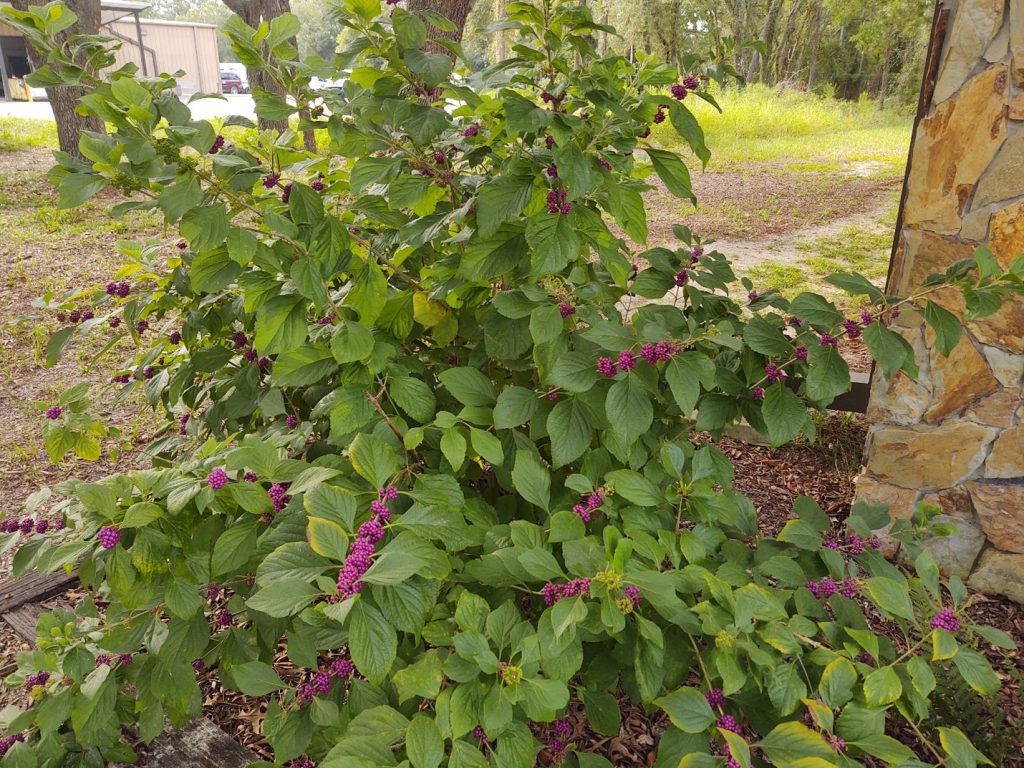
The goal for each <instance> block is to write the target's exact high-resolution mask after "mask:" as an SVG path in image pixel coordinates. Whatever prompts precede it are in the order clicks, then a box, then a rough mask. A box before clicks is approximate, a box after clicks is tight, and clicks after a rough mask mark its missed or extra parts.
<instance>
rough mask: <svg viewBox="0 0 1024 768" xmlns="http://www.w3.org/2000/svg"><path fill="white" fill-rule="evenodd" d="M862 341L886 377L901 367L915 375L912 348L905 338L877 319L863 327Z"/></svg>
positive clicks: (915, 368) (915, 369)
mask: <svg viewBox="0 0 1024 768" xmlns="http://www.w3.org/2000/svg"><path fill="white" fill-rule="evenodd" d="M864 343H865V344H867V347H868V350H869V351H870V352H871V356H872V357H873V358H874V359H875V360H877V361H878V364H879V365H880V366H881V367H882V373H883V374H885V377H886V378H887V379H890V378H892V377H893V376H894V375H896V373H897V372H898V371H900V370H901V369H902V370H906V371H907V372H908V373H910V374H912V375H916V373H917V365H916V364H915V362H914V348H913V347H912V346H910V343H909V342H908V341H907V340H906V339H904V338H903V337H902V336H900V335H899V334H898V333H895V332H893V331H890V330H889V329H888V328H886V327H885V326H884V325H882V323H880V322H879V321H878V320H875V321H874V322H873V323H871V324H869V325H868V326H867V327H866V328H865V329H864Z"/></svg>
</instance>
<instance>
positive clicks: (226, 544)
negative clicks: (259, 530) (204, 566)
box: [210, 522, 256, 578]
mask: <svg viewBox="0 0 1024 768" xmlns="http://www.w3.org/2000/svg"><path fill="white" fill-rule="evenodd" d="M255 549H256V524H255V522H249V523H245V524H235V525H233V526H231V527H230V528H228V529H227V530H226V531H224V533H222V534H221V535H220V537H219V538H218V539H217V541H216V543H215V544H214V545H213V557H212V558H211V560H210V575H211V576H213V577H214V578H216V577H217V576H223V575H224V574H226V573H231V572H232V571H234V570H236V569H238V568H241V567H242V566H243V565H245V564H246V563H247V562H248V561H249V558H250V557H252V554H253V551H254V550H255Z"/></svg>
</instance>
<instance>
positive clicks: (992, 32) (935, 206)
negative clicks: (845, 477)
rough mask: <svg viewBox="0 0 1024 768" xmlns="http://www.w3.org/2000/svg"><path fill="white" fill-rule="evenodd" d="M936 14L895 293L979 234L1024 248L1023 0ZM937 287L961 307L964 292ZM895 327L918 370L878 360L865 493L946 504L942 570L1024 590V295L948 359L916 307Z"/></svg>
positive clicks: (969, 0) (901, 510)
mask: <svg viewBox="0 0 1024 768" xmlns="http://www.w3.org/2000/svg"><path fill="white" fill-rule="evenodd" d="M943 8H944V9H946V10H948V12H949V13H948V16H945V14H943V13H942V9H943ZM936 18H937V19H940V23H938V24H937V25H936V30H937V33H938V32H940V31H941V30H942V28H943V27H945V30H946V34H945V41H944V45H943V47H942V49H941V53H939V52H938V50H936V53H937V54H938V58H937V59H935V61H937V63H938V68H937V74H936V75H933V78H934V80H933V82H934V90H933V91H932V94H931V99H930V103H928V99H927V94H928V91H929V90H930V89H931V87H932V80H931V79H930V78H929V77H928V75H926V78H925V88H924V91H925V96H924V97H923V99H922V104H923V110H924V111H923V112H922V115H921V119H920V122H919V123H918V126H917V129H916V131H915V135H914V144H913V147H912V149H911V155H910V168H909V171H908V176H907V184H906V188H905V189H904V206H903V217H902V227H901V230H900V231H899V233H898V235H897V237H898V241H897V244H896V251H895V258H894V260H893V266H892V270H891V272H890V275H889V286H888V288H889V291H890V292H891V293H896V294H899V295H907V294H908V293H910V292H911V291H912V290H913V289H914V288H915V287H917V286H919V285H920V284H921V282H922V280H923V279H924V278H925V277H926V276H927V275H929V274H931V273H934V272H942V271H944V270H945V268H946V267H947V266H948V265H949V264H951V263H952V262H954V261H956V260H958V259H962V258H965V257H967V256H970V255H971V253H972V252H973V251H974V249H975V247H976V246H977V245H979V244H987V245H988V246H989V247H990V248H991V249H992V251H993V252H994V253H995V255H996V257H997V258H998V259H999V261H1000V262H1001V263H1002V264H1003V265H1004V266H1005V265H1008V264H1009V263H1010V262H1011V261H1012V260H1013V259H1014V258H1016V257H1017V256H1019V255H1021V254H1024V0H1008V2H1007V0H960V1H959V3H957V2H956V1H955V0H943V2H942V3H941V5H940V12H939V14H938V15H937V17H936ZM933 72H935V70H934V68H933ZM935 299H936V301H937V302H938V303H939V304H941V305H943V306H945V307H946V308H947V309H949V310H951V311H953V312H954V313H956V314H958V315H960V314H962V312H963V309H964V303H963V300H962V298H961V297H960V295H959V294H957V293H954V292H952V291H947V292H944V293H940V294H938V295H937V297H935ZM893 328H894V329H895V330H898V331H899V332H900V333H902V334H903V335H904V336H905V337H906V338H907V339H908V340H909V341H910V342H911V344H913V346H914V349H915V351H916V354H917V363H918V365H919V366H920V370H921V376H920V378H919V380H918V381H913V380H911V379H910V378H908V377H906V376H904V375H903V374H898V375H897V376H895V377H894V378H893V379H891V380H886V379H885V378H884V377H883V376H881V374H880V373H879V372H877V371H876V373H875V376H874V380H873V382H872V390H871V401H870V405H869V407H868V418H869V420H870V421H871V423H872V426H871V429H870V432H869V436H868V446H867V452H866V467H865V471H864V473H863V474H862V475H861V477H860V478H859V479H858V482H857V495H858V497H860V498H864V499H867V500H868V501H875V502H886V503H888V504H890V505H891V507H892V512H893V514H894V516H898V517H905V516H909V514H910V513H911V511H912V510H913V508H914V505H915V504H916V503H917V502H919V501H923V502H925V503H928V504H931V505H933V506H936V507H939V508H940V509H941V510H942V514H943V515H944V516H945V518H944V519H946V520H948V521H950V522H954V523H956V524H957V525H958V526H959V529H960V534H959V535H958V536H955V537H950V538H948V539H936V540H934V541H933V542H932V543H931V549H932V552H933V553H934V554H935V556H936V559H937V560H938V562H939V565H940V567H941V568H942V570H943V571H944V572H945V573H946V574H947V575H948V574H957V575H959V576H960V577H962V578H964V579H965V580H967V581H968V583H969V584H970V586H972V587H974V588H976V589H979V590H982V591H985V592H995V593H1001V594H1004V595H1007V596H1009V597H1011V598H1013V599H1015V600H1017V601H1020V602H1024V401H1022V382H1024V301H1022V300H1014V301H1013V302H1012V303H1011V304H1010V305H1009V306H1005V307H1004V308H1003V309H1002V311H1000V312H999V313H998V314H997V315H994V316H991V317H988V318H985V319H983V320H981V321H979V322H975V323H971V324H970V325H969V326H968V328H967V333H966V335H965V337H964V338H963V339H962V340H961V342H960V344H959V346H957V348H956V349H954V350H953V352H952V353H951V354H950V356H949V357H948V358H943V357H942V356H941V355H939V354H938V353H937V352H936V351H935V349H934V345H933V341H934V336H933V335H932V334H931V332H930V331H929V330H928V329H927V328H926V327H925V326H924V324H923V322H922V321H921V318H920V316H919V315H917V314H916V313H912V312H908V313H904V314H903V315H901V316H900V317H899V318H898V319H897V320H896V321H894V324H893Z"/></svg>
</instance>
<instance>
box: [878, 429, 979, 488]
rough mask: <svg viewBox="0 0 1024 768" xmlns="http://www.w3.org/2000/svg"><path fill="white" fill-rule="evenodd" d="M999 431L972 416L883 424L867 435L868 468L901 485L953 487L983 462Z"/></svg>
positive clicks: (882, 477) (886, 481)
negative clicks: (935, 423) (927, 422)
mask: <svg viewBox="0 0 1024 768" xmlns="http://www.w3.org/2000/svg"><path fill="white" fill-rule="evenodd" d="M996 434H998V430H996V429H994V428H992V427H985V426H982V425H980V424H974V423H973V422H970V421H952V420H951V421H946V422H943V423H942V424H940V425H938V426H935V427H932V426H926V425H918V426H915V427H898V426H889V425H885V426H882V427H878V428H877V429H875V430H873V431H872V432H871V433H870V434H869V436H868V459H867V470H868V472H870V473H871V474H872V475H873V476H874V477H875V478H876V479H877V480H880V481H882V482H885V483H890V484H892V485H898V486H901V487H903V488H912V489H928V488H952V487H953V486H954V485H957V484H958V483H961V482H963V481H964V480H966V479H967V478H969V477H971V475H973V474H974V472H975V471H976V470H977V469H978V468H979V467H980V466H981V465H982V463H983V462H984V460H985V454H986V451H987V449H988V446H989V445H990V444H991V443H992V441H993V440H994V439H995V437H996Z"/></svg>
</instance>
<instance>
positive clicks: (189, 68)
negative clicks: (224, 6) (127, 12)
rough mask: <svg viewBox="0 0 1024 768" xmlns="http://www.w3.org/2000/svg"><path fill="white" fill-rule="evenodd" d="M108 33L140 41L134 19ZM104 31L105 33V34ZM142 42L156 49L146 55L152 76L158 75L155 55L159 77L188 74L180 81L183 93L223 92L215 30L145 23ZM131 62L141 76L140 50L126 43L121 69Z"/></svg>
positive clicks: (113, 26) (117, 24) (115, 24)
mask: <svg viewBox="0 0 1024 768" xmlns="http://www.w3.org/2000/svg"><path fill="white" fill-rule="evenodd" d="M107 29H110V30H112V31H113V32H115V33H116V34H117V35H120V36H122V37H126V38H128V39H130V40H132V41H135V40H137V39H138V33H137V31H136V28H135V20H134V19H132V18H131V17H129V18H127V19H122V20H120V21H115V22H113V23H112V24H110V25H108V27H107ZM100 31H101V33H102V32H103V31H104V30H103V29H101V30H100ZM142 42H143V43H144V44H145V46H146V47H147V48H152V49H153V53H150V52H148V51H147V52H146V66H147V67H148V68H149V74H150V75H152V74H155V73H154V72H153V58H154V55H155V58H156V67H157V73H159V72H167V73H173V72H175V71H177V70H179V69H182V70H184V71H185V75H183V76H182V77H180V78H179V79H178V82H179V83H180V85H181V89H182V91H183V92H185V93H192V92H194V91H204V92H206V93H219V92H220V62H219V60H218V56H217V29H216V28H215V27H213V26H207V25H198V24H177V23H174V22H169V23H168V22H157V21H153V20H152V19H143V21H142ZM128 62H134V63H135V64H137V65H138V66H139V71H140V74H141V68H142V59H141V57H140V56H139V48H138V46H137V45H134V44H133V43H129V42H127V41H122V44H121V49H120V50H119V51H118V52H117V63H118V65H121V64H126V63H128Z"/></svg>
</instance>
